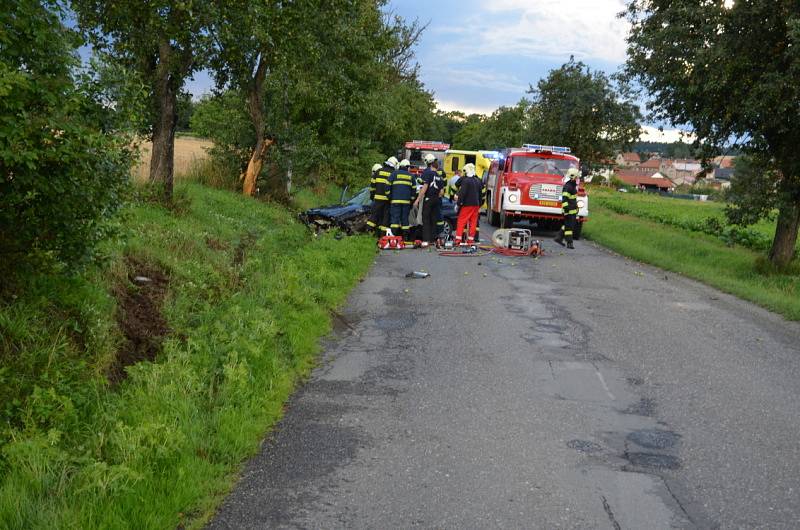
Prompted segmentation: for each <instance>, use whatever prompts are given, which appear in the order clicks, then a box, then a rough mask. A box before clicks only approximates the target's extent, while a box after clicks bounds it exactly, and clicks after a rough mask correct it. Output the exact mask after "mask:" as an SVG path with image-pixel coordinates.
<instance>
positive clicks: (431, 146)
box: [405, 140, 450, 151]
mask: <svg viewBox="0 0 800 530" xmlns="http://www.w3.org/2000/svg"><path fill="white" fill-rule="evenodd" d="M405 147H406V149H428V150H431V151H446V150H448V149H450V144H446V143H444V142H431V141H429V140H414V141H413V142H406V145H405Z"/></svg>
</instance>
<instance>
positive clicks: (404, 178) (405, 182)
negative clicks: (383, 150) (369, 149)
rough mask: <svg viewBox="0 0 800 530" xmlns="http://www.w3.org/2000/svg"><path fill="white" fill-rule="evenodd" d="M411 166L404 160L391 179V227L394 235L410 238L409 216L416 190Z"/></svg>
mask: <svg viewBox="0 0 800 530" xmlns="http://www.w3.org/2000/svg"><path fill="white" fill-rule="evenodd" d="M410 165H411V162H409V161H408V160H407V159H403V160H402V161H401V162H400V164H399V168H398V169H396V170H395V171H394V172H393V173H392V174H391V176H390V177H389V184H390V186H391V190H390V194H391V204H392V207H391V208H392V209H391V214H390V215H391V223H392V224H391V225H389V226H390V228H391V229H392V233H393V234H394V235H396V236H397V235H400V236H403V237H404V238H405V237H408V236H409V235H410V229H411V226H410V224H409V219H408V216H409V214H410V213H411V203H412V202H413V199H414V195H415V194H416V189H415V188H414V175H412V174H411V173H409V171H408V167H409V166H410Z"/></svg>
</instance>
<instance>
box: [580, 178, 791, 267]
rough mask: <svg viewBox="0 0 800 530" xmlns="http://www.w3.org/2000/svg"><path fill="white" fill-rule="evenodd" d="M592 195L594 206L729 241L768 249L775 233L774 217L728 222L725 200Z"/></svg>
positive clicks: (608, 193) (603, 192) (601, 191)
mask: <svg viewBox="0 0 800 530" xmlns="http://www.w3.org/2000/svg"><path fill="white" fill-rule="evenodd" d="M591 196H592V203H591V204H592V205H593V206H595V205H599V206H602V207H604V208H606V209H608V210H611V211H614V212H616V213H618V214H622V215H631V216H634V217H639V218H641V219H647V220H649V221H654V222H657V223H660V224H663V225H670V226H673V227H675V228H680V229H683V230H690V231H693V232H702V233H706V234H709V235H712V236H715V237H718V238H719V239H720V240H721V241H723V242H724V243H726V244H729V245H734V244H736V245H741V246H744V247H747V248H750V249H753V250H758V251H765V250H768V249H769V247H770V245H771V243H772V239H773V238H774V237H775V221H774V220H768V219H764V220H761V221H759V222H758V223H756V224H754V225H751V226H747V227H741V226H736V225H731V224H729V223H728V220H727V218H726V216H725V203H720V202H712V201H705V202H703V201H691V200H686V199H674V198H669V197H662V196H659V195H654V194H650V193H617V192H614V191H611V190H608V189H605V188H599V187H595V188H593V189H592V195H591ZM798 250H800V242H798Z"/></svg>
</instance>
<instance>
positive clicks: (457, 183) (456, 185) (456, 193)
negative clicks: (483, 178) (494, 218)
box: [451, 166, 486, 242]
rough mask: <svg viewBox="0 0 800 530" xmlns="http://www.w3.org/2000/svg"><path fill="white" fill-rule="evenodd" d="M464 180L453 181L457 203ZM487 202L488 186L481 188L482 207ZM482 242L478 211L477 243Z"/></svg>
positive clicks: (456, 179) (476, 225)
mask: <svg viewBox="0 0 800 530" xmlns="http://www.w3.org/2000/svg"><path fill="white" fill-rule="evenodd" d="M473 167H474V166H473ZM456 175H458V173H456ZM476 176H477V175H476ZM462 178H463V177H457V178H456V177H454V178H453V179H451V180H452V187H453V191H454V193H455V195H454V196H455V201H456V202H457V201H458V191H459V188H460V187H461V180H462ZM485 202H486V186H483V187H481V206H483V203H485ZM480 240H481V214H480V211H478V220H477V221H476V223H475V241H477V242H480Z"/></svg>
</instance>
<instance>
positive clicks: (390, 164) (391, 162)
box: [386, 156, 398, 169]
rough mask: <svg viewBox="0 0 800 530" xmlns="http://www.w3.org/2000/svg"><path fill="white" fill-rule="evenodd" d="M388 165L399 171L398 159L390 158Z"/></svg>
mask: <svg viewBox="0 0 800 530" xmlns="http://www.w3.org/2000/svg"><path fill="white" fill-rule="evenodd" d="M386 165H387V166H390V167H393V168H395V169H397V165H398V162H397V159H396V158H395V157H393V156H392V157H389V160H387V161H386Z"/></svg>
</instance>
